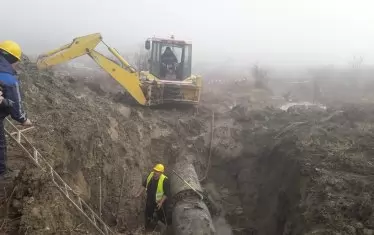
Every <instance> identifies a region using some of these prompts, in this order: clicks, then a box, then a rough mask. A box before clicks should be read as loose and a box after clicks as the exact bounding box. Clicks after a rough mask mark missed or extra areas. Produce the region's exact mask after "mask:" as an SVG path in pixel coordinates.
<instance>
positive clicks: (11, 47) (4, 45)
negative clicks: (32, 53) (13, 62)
mask: <svg viewBox="0 0 374 235" xmlns="http://www.w3.org/2000/svg"><path fill="white" fill-rule="evenodd" d="M0 49H2V50H4V51H6V52H8V53H9V54H11V55H12V56H14V57H16V58H17V59H18V60H21V55H22V50H21V47H20V46H19V45H18V43H16V42H14V41H10V40H6V41H2V42H0Z"/></svg>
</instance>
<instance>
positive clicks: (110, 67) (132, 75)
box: [37, 33, 146, 105]
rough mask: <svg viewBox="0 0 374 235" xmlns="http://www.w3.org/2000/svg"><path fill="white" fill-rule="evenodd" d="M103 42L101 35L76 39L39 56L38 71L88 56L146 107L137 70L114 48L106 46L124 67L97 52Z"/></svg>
mask: <svg viewBox="0 0 374 235" xmlns="http://www.w3.org/2000/svg"><path fill="white" fill-rule="evenodd" d="M101 41H102V37H101V35H100V34H99V33H96V34H90V35H87V36H83V37H78V38H75V39H74V40H73V42H72V43H70V44H66V45H64V46H62V47H60V48H58V49H55V50H52V51H50V52H47V53H45V54H42V55H41V56H39V58H38V61H37V67H38V69H45V68H47V67H50V66H53V65H57V64H60V63H64V62H66V61H69V60H72V59H74V58H77V57H80V56H82V55H85V54H88V55H89V56H90V57H91V58H92V59H93V60H94V61H95V62H96V63H97V64H98V65H99V66H100V67H101V68H103V69H104V70H105V71H106V72H108V73H109V74H110V75H111V76H112V77H113V78H114V79H115V80H116V81H117V82H118V83H120V84H121V85H122V86H123V87H124V88H125V89H126V90H127V91H128V92H129V93H130V94H131V95H132V96H133V97H134V98H135V99H136V100H137V101H138V103H139V104H142V105H145V104H146V98H145V96H144V93H143V91H142V89H141V87H140V81H139V78H138V76H137V73H136V70H135V69H134V68H133V67H132V66H131V65H130V64H129V63H128V62H127V61H126V60H125V59H124V58H123V57H122V56H121V55H120V54H119V53H118V52H117V51H116V50H115V49H114V48H111V47H109V46H107V45H106V46H107V47H108V50H109V51H110V52H111V53H112V54H113V55H114V56H115V57H116V58H117V59H118V60H119V61H120V62H121V63H122V66H123V67H121V66H119V65H118V64H116V63H115V62H113V61H112V60H110V59H108V58H107V57H105V56H104V55H102V54H100V53H99V52H97V51H95V50H94V48H95V47H96V46H97V44H99V43H100V42H101ZM104 44H105V43H104Z"/></svg>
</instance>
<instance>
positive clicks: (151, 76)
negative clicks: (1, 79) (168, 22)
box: [37, 33, 202, 106]
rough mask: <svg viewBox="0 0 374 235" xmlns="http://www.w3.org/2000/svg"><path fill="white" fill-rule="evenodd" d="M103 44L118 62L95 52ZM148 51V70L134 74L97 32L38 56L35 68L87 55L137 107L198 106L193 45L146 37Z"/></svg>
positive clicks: (198, 79)
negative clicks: (193, 67) (116, 83)
mask: <svg viewBox="0 0 374 235" xmlns="http://www.w3.org/2000/svg"><path fill="white" fill-rule="evenodd" d="M100 42H102V43H103V44H104V45H105V46H106V47H107V48H108V50H109V52H111V53H112V54H113V56H114V57H115V58H117V59H118V60H119V62H116V61H114V60H112V59H109V58H107V57H106V56H104V55H103V54H101V53H99V52H97V51H95V47H96V46H97V45H98V44H99V43H100ZM145 49H147V50H149V51H150V53H149V54H150V58H149V60H148V68H149V69H148V71H137V70H136V69H135V68H134V67H133V66H131V65H130V64H129V63H128V62H127V61H126V60H125V59H124V58H123V57H122V56H121V55H120V54H119V53H118V51H117V50H116V49H114V48H112V47H109V46H108V45H107V44H106V43H105V42H104V41H103V40H102V36H101V34H100V33H95V34H89V35H86V36H82V37H77V38H74V39H73V41H72V42H71V43H69V44H66V45H64V46H62V47H60V48H58V49H55V50H53V51H50V52H47V53H45V54H42V55H40V56H39V57H38V60H37V67H38V69H46V68H48V67H50V66H53V65H57V64H60V63H63V62H66V61H68V60H72V59H74V58H77V57H79V56H83V55H85V54H87V55H88V56H90V57H91V58H92V59H93V60H94V61H95V62H96V63H97V64H98V65H99V66H100V67H101V68H103V69H104V70H105V71H106V72H108V73H109V74H110V75H111V76H112V77H113V78H114V79H115V80H116V81H117V82H118V83H119V84H120V85H122V86H123V87H124V88H125V90H126V91H127V92H128V93H129V94H130V95H131V96H132V97H133V98H134V99H135V100H136V101H137V102H138V103H139V104H140V105H144V106H154V105H159V104H166V103H186V104H198V103H199V101H200V92H201V85H202V80H201V76H198V75H192V74H191V68H192V44H191V43H188V42H185V41H182V40H175V39H174V37H171V38H170V39H164V38H155V37H153V38H148V39H147V40H146V41H145Z"/></svg>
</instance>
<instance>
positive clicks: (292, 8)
mask: <svg viewBox="0 0 374 235" xmlns="http://www.w3.org/2000/svg"><path fill="white" fill-rule="evenodd" d="M373 8H374V3H371V1H370V0H355V1H353V0H352V1H350V0H310V1H308V0H230V1H226V0H215V1H214V0H186V1H180V0H131V1H130V0H106V1H104V0H61V1H58V0H9V1H8V0H3V1H2V11H1V14H0V18H1V22H2V24H1V25H2V32H1V34H0V35H1V36H0V40H5V39H12V40H16V41H18V42H19V43H20V44H21V46H22V47H23V49H24V51H25V53H42V52H45V51H48V50H50V49H54V48H56V47H58V46H61V45H63V44H66V43H69V42H71V40H72V39H73V38H74V37H77V36H83V35H85V34H89V33H96V32H100V33H101V34H102V35H103V37H104V41H105V42H106V43H108V44H110V45H111V46H113V47H115V48H117V49H118V50H119V51H120V52H121V53H127V52H129V53H130V52H133V51H134V50H136V48H137V47H138V45H139V44H140V45H142V44H143V42H144V40H145V39H146V38H147V37H151V36H160V37H169V36H170V35H171V34H173V35H175V37H176V38H178V39H185V40H191V41H192V42H193V50H194V51H193V53H194V56H193V60H194V62H195V63H200V62H201V63H202V62H205V63H208V62H223V61H229V60H234V62H235V63H251V62H254V61H258V62H260V63H265V64H272V65H275V66H282V65H286V66H289V65H291V66H293V65H313V64H347V63H348V62H349V61H350V60H351V58H352V57H353V56H354V55H356V56H363V57H364V63H365V64H374V27H373V23H374V14H373V10H372V9H373ZM8 10H9V11H8Z"/></svg>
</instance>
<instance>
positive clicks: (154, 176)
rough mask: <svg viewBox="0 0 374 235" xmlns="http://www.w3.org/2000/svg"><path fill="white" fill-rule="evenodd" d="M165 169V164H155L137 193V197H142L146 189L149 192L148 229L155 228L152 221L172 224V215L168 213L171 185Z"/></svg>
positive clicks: (147, 206) (146, 209) (146, 216)
mask: <svg viewBox="0 0 374 235" xmlns="http://www.w3.org/2000/svg"><path fill="white" fill-rule="evenodd" d="M164 170H165V167H164V165H162V164H157V165H155V167H154V168H153V171H152V172H151V173H150V174H149V175H148V177H147V178H146V179H145V180H144V181H143V184H142V186H143V187H142V188H141V189H140V191H139V192H138V193H137V195H136V197H140V196H141V195H142V193H143V192H144V191H146V192H147V199H146V207H145V229H146V230H151V231H152V230H153V228H152V222H156V223H157V221H161V222H162V223H164V224H165V225H167V226H168V225H170V224H171V216H169V215H168V214H169V213H168V198H169V197H170V185H169V179H168V177H166V176H165V175H164ZM154 214H156V218H154ZM155 219H156V221H155Z"/></svg>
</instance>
